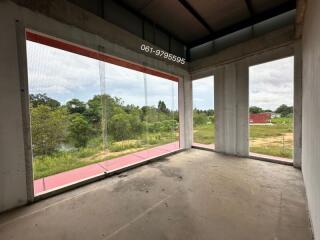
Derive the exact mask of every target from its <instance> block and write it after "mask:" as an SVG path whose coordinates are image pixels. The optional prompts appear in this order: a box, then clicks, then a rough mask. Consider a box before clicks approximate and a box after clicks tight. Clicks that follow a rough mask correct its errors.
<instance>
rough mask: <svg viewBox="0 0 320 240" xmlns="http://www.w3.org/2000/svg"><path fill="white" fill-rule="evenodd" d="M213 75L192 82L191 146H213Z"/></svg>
mask: <svg viewBox="0 0 320 240" xmlns="http://www.w3.org/2000/svg"><path fill="white" fill-rule="evenodd" d="M213 88H214V77H213V76H210V77H206V78H202V79H198V80H194V81H193V82H192V91H193V146H198V147H204V148H211V149H213V148H214V142H215V124H214V121H215V115H214V91H213Z"/></svg>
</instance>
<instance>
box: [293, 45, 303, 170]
mask: <svg viewBox="0 0 320 240" xmlns="http://www.w3.org/2000/svg"><path fill="white" fill-rule="evenodd" d="M294 51H295V53H294V152H293V165H294V166H295V167H297V168H301V151H302V49H301V41H297V42H296V43H295V50H294Z"/></svg>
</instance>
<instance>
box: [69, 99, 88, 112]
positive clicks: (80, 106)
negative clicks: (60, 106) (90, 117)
mask: <svg viewBox="0 0 320 240" xmlns="http://www.w3.org/2000/svg"><path fill="white" fill-rule="evenodd" d="M66 107H67V109H68V111H69V113H71V114H73V113H80V114H82V113H84V111H85V110H86V105H85V104H84V103H83V102H81V101H80V100H79V99H76V98H74V99H72V100H70V101H68V102H67V103H66Z"/></svg>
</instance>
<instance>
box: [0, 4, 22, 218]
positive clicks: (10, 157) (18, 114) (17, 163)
mask: <svg viewBox="0 0 320 240" xmlns="http://www.w3.org/2000/svg"><path fill="white" fill-rule="evenodd" d="M12 14H13V13H12V12H11V11H9V10H8V9H6V7H3V8H2V6H1V7H0V28H1V29H2V31H3V32H5V34H2V36H1V38H0V52H1V54H0V63H1V64H0V109H1V118H0V212H1V211H4V210H7V209H10V208H13V207H17V206H21V205H23V204H25V203H26V202H27V186H26V185H27V184H26V164H25V151H24V134H23V120H22V106H21V92H20V89H21V85H20V71H19V60H18V51H17V49H18V47H17V37H16V22H15V20H14V19H13V18H12V17H11V15H12Z"/></svg>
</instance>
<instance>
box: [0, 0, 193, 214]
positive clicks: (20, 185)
mask: <svg viewBox="0 0 320 240" xmlns="http://www.w3.org/2000/svg"><path fill="white" fill-rule="evenodd" d="M27 2H29V3H34V4H35V5H34V8H35V9H34V10H31V9H27V8H24V7H21V6H19V5H16V4H15V3H13V2H11V1H7V0H2V1H0V29H1V30H2V33H3V34H2V35H1V38H0V52H1V54H0V107H1V118H0V212H2V211H4V210H7V209H10V208H13V207H17V206H21V205H23V204H26V203H27V201H28V199H29V200H30V198H28V196H30V191H28V190H30V189H31V188H28V186H27V185H28V184H27V176H28V173H29V171H26V168H27V162H26V158H25V155H26V154H25V149H24V147H25V144H24V143H25V142H24V135H23V133H24V131H23V128H24V126H23V120H22V116H23V115H22V105H21V89H22V86H21V84H20V80H21V76H20V75H19V70H21V68H20V66H19V64H20V65H21V62H19V57H18V46H20V45H19V44H18V43H17V42H18V40H17V29H16V20H19V22H20V24H21V25H22V26H24V27H26V28H30V29H33V30H36V31H39V32H42V33H45V34H48V35H51V36H54V37H57V38H61V39H64V40H67V41H71V42H74V43H77V44H79V45H82V46H85V47H89V48H92V49H96V50H98V49H100V47H101V46H103V49H104V51H105V52H106V53H107V54H110V55H113V56H116V57H120V58H123V59H126V60H129V61H133V62H136V63H139V64H142V65H147V66H148V67H152V68H154V69H158V70H160V71H164V72H169V73H172V74H175V75H178V76H180V77H181V78H182V79H188V77H189V74H188V72H187V70H186V68H187V66H186V65H184V66H182V65H173V64H172V63H169V62H165V61H162V60H161V59H156V58H153V57H151V56H148V55H146V54H144V53H142V52H141V51H140V49H139V46H140V45H141V43H142V42H143V41H142V40H141V39H139V38H137V37H136V36H134V35H132V34H130V33H128V32H125V31H123V30H121V29H119V28H118V27H116V26H114V25H112V24H109V23H107V22H105V21H104V20H99V19H98V18H97V17H96V16H94V15H92V14H90V13H86V12H81V11H82V10H81V9H80V8H77V7H75V8H72V6H73V5H72V4H71V5H70V4H68V2H67V1H60V0H57V1H52V3H50V2H51V1H45V3H44V2H42V1H27ZM48 2H49V3H48ZM41 7H42V8H41ZM39 9H42V11H40V10H39ZM79 11H80V12H79ZM44 14H48V15H55V17H54V18H53V17H48V16H46V15H44ZM63 18H65V19H66V22H61V21H62V20H63ZM73 24H74V25H73ZM77 24H80V25H81V27H82V28H81V29H80V28H79V27H78V26H77ZM21 29H22V31H23V30H24V28H23V27H22V28H21ZM99 31H100V32H99ZM18 32H19V31H18ZM100 33H101V34H100ZM22 35H24V33H23V32H22ZM20 47H21V46H20ZM22 50H23V51H25V49H22ZM183 91H184V90H183ZM190 105H191V104H190ZM186 109H188V107H186ZM189 125H190V124H189ZM189 125H188V122H187V123H186V124H185V126H186V127H188V126H189ZM189 141H190V140H189ZM185 142H187V140H185ZM184 146H187V144H185V145H184ZM28 170H29V169H28ZM28 193H29V195H28ZM31 194H32V193H31Z"/></svg>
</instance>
